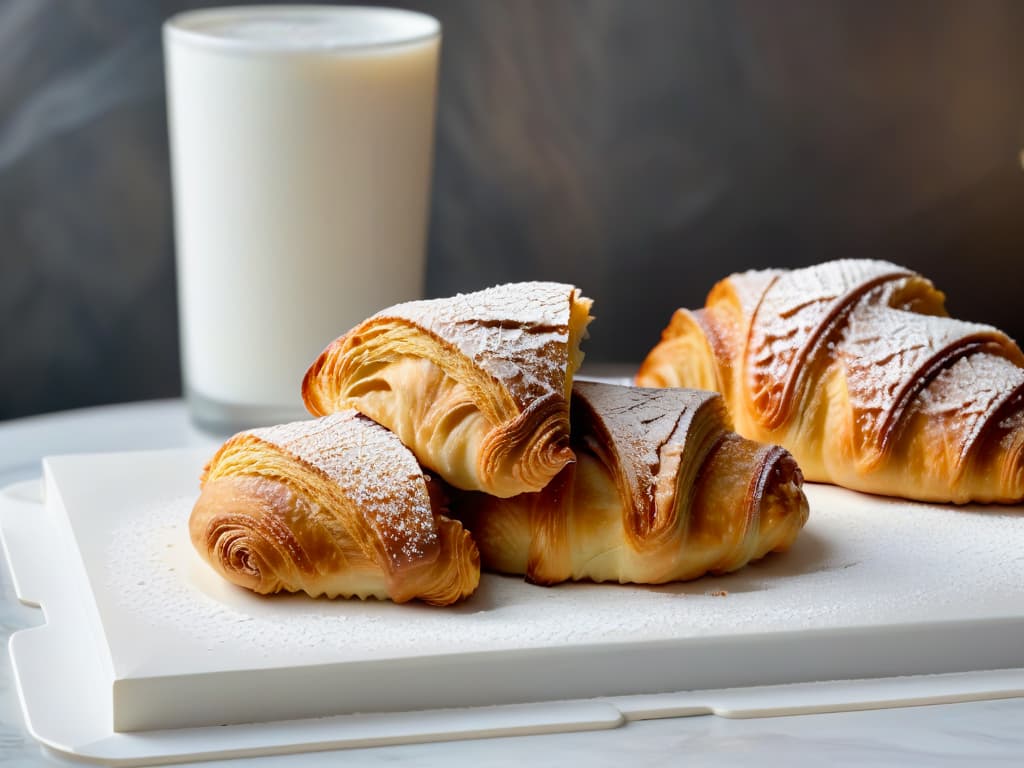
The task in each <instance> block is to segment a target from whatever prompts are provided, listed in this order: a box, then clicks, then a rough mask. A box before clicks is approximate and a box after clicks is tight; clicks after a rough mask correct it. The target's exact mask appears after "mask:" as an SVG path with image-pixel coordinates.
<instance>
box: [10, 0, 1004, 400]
mask: <svg viewBox="0 0 1024 768" xmlns="http://www.w3.org/2000/svg"><path fill="white" fill-rule="evenodd" d="M205 4H212V3H205ZM218 4H227V3H218ZM393 4H397V5H404V6H407V7H412V8H416V9H420V10H425V11H427V12H429V13H432V14H434V15H436V16H438V17H439V18H440V19H441V21H442V23H443V24H444V49H443V63H442V70H441V84H440V104H439V115H438V134H437V158H436V170H435V179H434V195H433V209H432V216H431V235H430V256H429V258H430V260H429V278H428V291H429V293H430V294H431V295H445V294H449V293H452V292H455V291H458V290H472V289H475V288H479V287H483V286H485V285H488V284H492V283H495V282H499V281H508V280H519V279H530V278H539V279H560V280H566V281H571V282H575V283H577V284H579V285H580V286H582V287H583V288H584V289H585V290H586V292H587V293H588V294H589V295H590V296H592V297H593V298H594V299H596V302H597V303H596V307H595V312H596V314H597V316H598V319H597V321H595V323H594V324H593V325H592V327H591V332H592V338H591V339H590V341H589V342H588V344H587V350H588V355H589V357H590V359H592V360H598V361H637V360H639V359H640V358H641V357H642V355H643V354H644V353H645V352H646V350H647V348H648V347H649V346H650V345H651V344H652V343H653V342H654V341H655V340H656V339H657V336H658V333H659V331H660V329H661V327H662V326H663V325H664V324H665V322H666V321H667V319H668V317H669V314H670V312H671V311H672V309H674V308H675V307H676V306H679V305H695V304H700V303H701V302H702V301H703V298H704V295H705V294H706V292H707V290H708V289H709V288H710V286H711V285H712V283H713V282H714V281H715V280H716V279H718V278H720V277H722V276H724V275H726V274H728V273H729V272H731V271H734V270H738V269H744V268H749V267H755V266H800V265H805V264H810V263H813V262H816V261H821V260H825V259H831V258H838V257H849V256H871V257H878V258H887V259H891V260H894V261H897V262H901V263H904V264H906V265H908V266H911V267H914V268H916V269H919V270H920V271H922V272H925V273H926V274H928V275H929V276H931V277H932V278H933V279H934V280H935V281H936V282H937V283H938V284H939V285H940V287H943V288H944V289H945V290H946V291H947V293H948V295H949V305H950V308H951V310H952V311H953V313H954V314H957V315H960V316H963V317H966V318H970V319H975V320H981V321H987V322H990V323H994V324H996V325H999V326H1001V327H1003V328H1004V329H1005V330H1007V331H1008V332H1009V333H1011V335H1014V336H1015V337H1016V338H1018V339H1021V338H1022V337H1024V313H1022V308H1021V303H1022V300H1021V288H1022V285H1024V261H1022V253H1024V172H1022V169H1021V147H1022V146H1024V135H1022V134H1024V131H1022V129H1024V2H1019V1H1017V0H1005V1H1001V0H972V1H971V2H963V1H961V0H950V1H949V2H943V1H942V0H928V1H927V2H924V1H923V2H892V3H873V2H868V3H865V2H859V1H858V0H849V2H842V1H840V0H833V1H832V2H827V1H820V0H806V2H798V1H785V2H779V1H778V0H775V1H773V2H762V1H761V0H747V1H742V0H706V1H705V0H691V1H689V2H687V1H686V0H643V1H642V2H627V1H626V0H536V1H532V0H432V1H431V0H416V1H415V2H413V1H410V2H399V1H398V0H396V2H394V3H393ZM199 5H204V3H194V2H192V3H189V2H169V1H168V2H155V1H151V2H137V1H136V0H0V270H2V271H0V334H2V335H0V339H2V343H0V418H10V417H14V416H18V415H23V414H30V413H34V412H41V411H49V410H56V409H61V408H69V407H75V406H81V405H87V404H94V403H103V402H114V401H121V400H129V399H141V398H151V397H163V396H171V395H176V394H177V393H179V391H180V381H179V367H178V350H177V319H176V310H175V298H174V273H173V239H172V227H171V203H170V188H169V178H168V158H167V140H166V126H165V111H164V94H163V72H162V61H161V50H160V23H161V21H162V20H163V18H165V17H166V16H168V15H170V14H172V13H174V12H176V11H179V10H182V9H185V8H190V7H196V6H199ZM341 330H344V329H339V332H340V331H341Z"/></svg>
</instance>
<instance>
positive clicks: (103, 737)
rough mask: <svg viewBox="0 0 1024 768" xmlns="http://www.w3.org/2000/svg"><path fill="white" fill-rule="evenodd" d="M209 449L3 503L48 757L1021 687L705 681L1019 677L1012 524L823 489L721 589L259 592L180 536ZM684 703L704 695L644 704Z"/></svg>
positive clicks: (99, 461) (18, 644) (515, 585)
mask: <svg viewBox="0 0 1024 768" xmlns="http://www.w3.org/2000/svg"><path fill="white" fill-rule="evenodd" d="M205 453H206V452H201V453H197V452H194V451H193V452H188V451H184V452H155V453H134V454H108V455H97V456H76V457H58V458H55V459H50V460H48V461H47V463H46V482H47V504H46V505H45V506H42V505H40V503H39V501H38V500H34V499H32V498H31V486H15V487H13V488H11V489H8V490H7V491H5V492H4V495H3V504H2V505H0V513H2V518H0V523H2V531H3V536H4V545H5V548H6V550H7V554H8V558H9V562H10V564H11V568H12V571H13V574H14V580H15V586H16V589H17V592H18V595H19V597H20V598H21V599H22V600H23V601H26V602H34V603H36V604H42V605H43V606H44V608H45V609H46V617H47V623H46V624H45V625H43V626H41V627H36V628H33V629H30V630H24V631H21V632H18V633H16V634H15V635H14V636H13V637H12V640H11V654H12V659H13V661H14V666H15V672H16V676H17V680H18V684H19V690H20V693H21V697H22V703H23V705H24V708H25V711H26V717H27V720H28V722H29V727H30V729H31V730H32V732H33V733H34V734H35V735H36V736H37V737H38V738H40V739H41V740H43V741H44V742H45V743H48V744H50V745H51V746H54V747H56V748H58V749H61V750H64V751H67V752H69V753H72V754H78V755H83V756H88V757H91V758H93V759H99V760H105V761H128V762H132V761H136V762H147V761H153V760H155V759H160V760H174V759H187V758H195V757H198V756H211V755H218V756H226V755H228V754H261V753H266V752H270V751H282V750H290V749H311V748H334V747H338V746H344V745H367V744H379V743H393V742H394V741H410V740H411V741H416V740H431V739H438V738H458V737H460V736H479V735H487V734H499V733H520V732H538V731H551V730H568V729H583V728H607V727H614V726H616V725H618V724H620V723H621V722H623V720H624V719H635V718H642V717H663V716H673V715H683V714H698V713H706V712H711V711H713V712H717V713H719V714H727V715H731V716H749V715H754V714H781V713H784V712H792V711H800V712H805V711H806V712H809V711H821V710H823V709H824V710H830V709H831V710H834V709H848V708H862V707H866V706H890V705H894V704H906V703H921V702H923V701H955V700H964V699H968V698H979V697H998V696H1014V695H1021V693H1022V692H1024V677H1022V675H1021V673H1019V672H1006V671H1003V672H998V673H981V674H966V675H965V674H943V675H940V676H937V677H935V676H933V677H925V678H916V679H914V680H911V681H907V680H900V681H888V682H887V683H886V684H885V685H882V684H879V683H870V684H868V683H856V684H853V683H831V684H827V685H820V684H817V685H814V684H812V685H803V686H791V685H790V686H783V687H773V688H760V689H753V690H742V691H736V690H732V691H728V690H727V691H723V690H717V691H712V692H707V691H704V692H699V689H708V688H714V689H723V688H731V687H735V686H764V685H770V684H778V683H799V682H804V681H818V680H833V679H838V678H865V677H879V676H885V677H890V676H895V675H925V674H930V673H963V672H967V671H970V670H995V669H1000V668H1009V667H1020V666H1024V644H1022V643H1021V642H1020V638H1021V637H1022V636H1024V632H1022V630H1024V597H1022V595H1021V591H1020V588H1019V585H1020V584H1021V583H1024V558H1022V557H1021V556H1020V555H1019V554H1018V548H1017V547H1015V546H1014V541H1015V540H1019V537H1020V533H1021V530H1022V528H1024V514H1022V513H1021V511H1020V510H1009V509H1006V508H990V509H984V508H981V509H959V510H958V509H951V508H944V507H934V506H927V505H913V504H906V503H902V502H893V501H889V500H883V499H876V498H872V497H865V496H861V495H858V494H853V493H849V492H845V491H840V490H837V489H833V488H827V487H811V488H810V489H809V491H810V492H809V495H810V497H811V500H812V517H811V521H810V523H809V525H808V528H807V530H806V531H805V532H804V534H803V535H802V536H801V538H800V540H799V541H798V544H797V545H796V547H795V548H794V549H793V551H791V552H790V553H788V554H787V555H786V556H784V557H776V558H770V559H769V560H768V561H766V562H765V563H763V564H761V565H757V566H754V567H752V568H748V569H746V570H745V571H742V572H740V573H737V574H734V575H731V576H729V577H723V578H718V579H708V580H703V581H699V582H695V583H693V584H689V585H677V586H673V587H661V588H656V589H647V588H637V587H607V586H606V587H601V586H596V585H566V586H564V587H558V588H554V589H542V588H537V587H531V586H529V585H526V584H523V583H521V582H520V581H518V580H515V579H510V578H502V577H486V578H485V581H484V586H483V588H482V590H481V594H480V595H478V596H476V597H474V598H473V599H472V600H470V601H469V602H468V603H467V604H466V605H465V606H463V607H462V608H459V609H456V610H455V611H450V610H449V611H439V610H437V609H431V608H427V607H425V606H393V605H390V604H384V603H375V602H371V603H352V602H344V601H340V602H326V601H311V600H308V599H305V598H286V599H284V600H276V599H270V600H268V599H264V598H257V597H255V596H252V595H249V594H248V593H245V592H244V591H242V590H237V589H234V588H231V587H230V585H226V584H224V583H222V582H221V581H220V580H219V579H217V578H216V577H215V576H213V575H212V574H211V573H210V572H209V570H208V569H207V568H206V567H205V565H204V564H203V563H202V562H201V561H199V559H198V558H197V557H196V556H195V555H194V554H193V553H192V550H191V548H190V546H188V543H187V535H186V534H184V528H183V525H184V518H187V512H188V507H189V504H190V500H191V498H192V497H193V496H194V494H195V490H196V489H195V483H196V476H197V473H198V468H199V467H200V466H201V465H202V462H203V460H204V459H205V458H206V456H205ZM182 515H184V518H183V517H182ZM140 582H141V583H140ZM75 585H79V586H80V587H81V589H76V588H75ZM723 591H724V592H727V593H728V594H726V595H724V596H722V595H720V594H719V593H721V592H723ZM87 628H88V629H87ZM86 631H87V632H88V634H85V632H86ZM86 638H91V639H92V642H83V640H85V639H86ZM678 690H690V691H695V690H696V691H698V692H696V693H694V692H691V693H686V694H669V695H661V696H651V695H646V694H657V693H662V692H666V691H678ZM71 691H75V692H76V693H75V695H69V693H70V692H71ZM630 694H634V695H633V696H630ZM609 696H611V697H612V698H608V697H609ZM565 699H575V701H564V700H565ZM579 699H590V700H579ZM523 702H547V703H546V704H542V705H536V704H533V705H529V704H525V705H524V704H522V703H523ZM482 705H486V706H482ZM495 705H499V706H495ZM460 707H475V708H474V709H470V710H467V709H455V708H460ZM402 710H420V711H417V712H416V713H415V714H414V715H409V714H402V713H401V711H402ZM428 710H429V711H428ZM439 710H440V711H439ZM367 711H375V712H377V713H378V714H373V715H366V714H352V713H358V712H367ZM325 715H326V716H329V717H316V716H325ZM285 718H291V720H290V722H287V723H283V722H279V721H280V720H282V719H285ZM310 718H312V719H310ZM269 721H273V722H275V723H276V724H275V725H274V726H273V727H266V726H265V725H256V726H254V725H245V724H243V723H246V722H257V723H261V722H263V723H265V722H269ZM219 723H236V725H232V726H229V727H210V726H215V725H216V724H219ZM115 725H116V727H117V730H116V731H115ZM127 730H134V731H136V733H125V732H117V731H127Z"/></svg>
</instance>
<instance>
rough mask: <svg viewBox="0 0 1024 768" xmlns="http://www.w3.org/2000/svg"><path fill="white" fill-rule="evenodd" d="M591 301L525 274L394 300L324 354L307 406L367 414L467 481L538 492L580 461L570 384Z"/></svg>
mask: <svg viewBox="0 0 1024 768" xmlns="http://www.w3.org/2000/svg"><path fill="white" fill-rule="evenodd" d="M590 304H591V302H590V300H589V299H586V298H584V297H582V296H581V295H580V292H579V290H577V289H576V288H574V287H573V286H570V285H564V284H560V283H514V284H510V285H503V286H497V287H495V288H491V289H488V290H485V291H479V292H477V293H471V294H465V295H459V296H455V297H452V298H450V299H434V300H427V301H416V302H409V303H407V304H400V305H397V306H395V307H391V308H389V309H386V310H383V311H382V312H379V313H377V314H376V315H374V316H373V317H371V318H369V319H368V320H366V321H365V322H363V323H362V324H360V325H359V326H357V327H356V328H354V329H352V330H351V331H349V332H348V333H347V334H345V335H344V336H342V337H340V338H339V339H337V340H336V341H334V342H333V343H332V344H331V345H330V346H328V348H327V349H326V350H325V351H324V352H323V354H321V355H320V357H319V358H318V359H317V360H316V361H315V362H314V363H313V365H312V366H311V367H310V369H309V371H308V372H307V374H306V377H305V379H304V381H303V386H302V392H303V398H304V400H305V403H306V407H307V408H308V410H309V411H310V412H311V413H312V414H314V415H323V414H327V413H332V412H334V411H337V410H343V409H347V408H354V409H356V410H358V411H360V412H361V413H364V414H365V415H367V416H369V417H370V418H371V419H373V420H374V421H376V422H377V423H379V424H382V425H384V426H385V427H387V428H388V429H389V430H391V431H392V432H394V433H395V434H396V435H398V436H399V438H401V440H402V442H403V443H404V444H405V445H407V446H408V447H409V448H410V449H411V450H412V451H413V453H414V454H415V455H416V457H417V459H418V460H419V461H420V463H421V464H423V466H425V467H427V468H428V469H430V470H432V471H434V472H436V473H437V474H438V475H439V476H440V477H442V478H443V479H444V480H445V481H446V482H448V483H450V484H451V485H453V486H455V487H456V488H462V489H467V490H479V491H484V492H486V493H490V494H492V495H495V496H501V497H507V496H512V495H515V494H518V493H523V492H527V491H535V490H539V489H540V488H543V487H544V486H545V485H547V483H548V482H549V481H550V480H551V479H552V478H553V477H554V476H555V475H556V474H558V472H559V471H560V470H561V469H562V468H563V467H564V466H565V465H566V464H568V463H569V462H571V461H572V460H573V452H572V449H571V447H570V445H569V399H568V393H569V392H570V390H571V387H572V380H573V376H574V374H575V372H576V370H577V368H578V367H579V365H580V363H581V362H582V353H581V352H580V349H579V344H580V341H581V339H582V338H583V337H584V336H585V334H586V327H587V324H588V322H589V321H590V313H589V310H590Z"/></svg>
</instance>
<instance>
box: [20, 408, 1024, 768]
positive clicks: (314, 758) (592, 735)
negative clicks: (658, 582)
mask: <svg viewBox="0 0 1024 768" xmlns="http://www.w3.org/2000/svg"><path fill="white" fill-rule="evenodd" d="M218 442H219V440H218V439H216V438H213V437H210V436H208V435H204V434H202V433H200V432H198V431H197V430H195V429H194V428H193V427H192V426H191V425H190V423H189V421H188V418H187V415H186V413H185V409H184V406H183V404H182V403H181V402H180V401H159V402H149V403H135V404H128V405H119V406H108V407H101V408H91V409H85V410H80V411H72V412H67V413H58V414H48V415H45V416H38V417H30V418H26V419H19V420H14V421H9V422H3V423H0V487H2V486H6V485H8V484H10V483H13V482H16V481H19V480H26V479H31V478H33V477H36V476H38V474H39V460H40V459H41V458H42V456H44V455H50V454H57V453H75V452H86V451H90V452H91V451H122V450H136V449H148V448H173V447H183V446H189V445H197V446H202V445H209V446H211V447H213V446H214V445H216V444H217V443H218ZM0 557H2V556H0ZM41 621H42V616H41V613H40V612H39V611H38V610H34V609H32V608H28V607H25V606H22V605H21V604H19V603H18V602H17V600H16V599H15V597H14V593H13V590H12V587H11V582H10V575H9V573H8V570H7V567H6V563H0V637H2V639H3V640H4V641H5V644H6V639H7V638H8V637H9V636H10V635H11V633H13V632H15V631H17V630H18V629H20V628H23V627H28V626H32V625H35V624H39V623H40V622H41ZM1022 642H1024V638H1022ZM1021 723H1024V698H1014V699H1005V700H999V701H980V702H970V703H962V704H943V705H933V706H927V707H908V708H901V709H884V710H872V711H865V712H842V713H834V714H818V715H802V716H793V717H773V718H753V719H746V720H733V719H726V718H722V717H717V716H713V715H704V716H697V717H682V718H673V719H663V720H650V721H642V722H631V723H629V724H627V725H625V726H623V727H620V728H616V729H613V730H606V731H591V732H585V733H564V734H550V735H537V736H519V737H510V738H495V739H477V740H468V741H457V742H441V743H433V744H415V745H407V746H391V747H377V748H371V749H355V750H347V751H344V752H321V753H310V754H306V755H302V756H301V757H296V756H294V755H291V756H289V755H284V756H277V757H262V758H252V759H246V760H227V761H218V762H216V763H208V764H209V765H211V766H212V765H218V766H221V765H223V766H234V765H246V766H253V768H259V767H260V766H265V767H266V768H270V767H271V766H286V765H287V766H295V765H299V766H309V767H312V766H321V765H337V764H339V763H341V762H342V761H344V763H345V764H346V765H368V766H374V765H382V766H383V765H388V766H403V765H434V764H441V763H443V764H445V765H448V766H463V765H464V766H470V765H477V764H484V765H489V766H506V765H508V766H511V765H516V766H519V765H523V764H534V765H566V764H572V765H575V764H587V765H591V766H613V765H614V766H621V765H622V764H624V763H627V764H638V765H675V764H679V763H683V762H685V764H686V765H691V766H700V765H716V766H733V765H750V764H751V763H752V762H755V761H758V762H759V761H760V760H761V759H764V756H770V758H771V759H772V760H773V761H779V762H782V763H785V764H788V765H797V766H799V765H815V766H817V765H840V766H841V765H854V764H857V765H860V764H864V763H870V764H872V765H901V766H908V765H910V766H913V765H928V766H946V765H972V766H973V765H1021V764H1024V728H1022V727H1021ZM68 764H69V761H68V760H67V758H64V757H61V756H58V755H56V754H53V753H50V752H48V751H46V750H44V749H43V748H42V747H40V746H39V745H38V744H37V743H36V742H35V740H34V739H33V738H32V737H31V736H30V735H29V734H28V733H27V732H26V729H25V725H24V720H23V717H22V714H21V710H20V706H19V702H18V697H17V694H16V691H15V690H14V684H13V680H12V674H11V668H10V662H9V661H8V660H7V659H6V654H5V660H4V661H3V662H2V663H0V765H3V766H5V767H6V766H12V767H14V766H45V765H68Z"/></svg>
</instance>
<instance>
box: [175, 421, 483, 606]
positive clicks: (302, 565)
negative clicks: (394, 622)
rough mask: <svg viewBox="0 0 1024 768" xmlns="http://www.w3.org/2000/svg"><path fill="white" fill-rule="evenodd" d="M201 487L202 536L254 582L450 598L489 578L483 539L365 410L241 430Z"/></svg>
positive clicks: (223, 570) (231, 577) (231, 569)
mask: <svg viewBox="0 0 1024 768" xmlns="http://www.w3.org/2000/svg"><path fill="white" fill-rule="evenodd" d="M201 487H202V492H201V494H200V496H199V499H198V501H197V502H196V504H195V506H194V508H193V511H192V515H191V517H190V519H189V532H190V535H191V538H192V542H193V545H194V546H195V548H196V549H197V551H198V552H199V554H200V555H201V556H202V557H203V559H205V560H206V561H207V562H208V563H209V564H210V565H211V566H212V567H213V568H214V570H216V571H217V572H218V573H219V574H220V575H221V576H223V577H224V578H225V579H227V580H228V581H230V582H232V583H234V584H237V585H239V586H242V587H245V588H247V589H250V590H252V591H254V592H257V593H260V594H269V593H273V592H281V591H287V592H300V591H301V592H305V593H307V594H308V595H310V596H312V597H318V596H320V595H325V596H327V597H338V596H344V597H359V598H363V599H365V598H368V597H376V598H379V599H390V600H393V601H394V602H397V603H401V602H406V601H408V600H412V599H416V598H418V599H420V600H422V601H424V602H426V603H430V604H433V605H448V604H451V603H454V602H457V601H458V600H461V599H463V598H465V597H468V596H469V595H470V594H472V593H473V591H474V590H475V589H476V588H477V585H478V584H479V581H480V558H479V553H478V551H477V548H476V545H475V543H474V542H473V539H472V538H471V537H470V535H469V534H468V532H467V531H466V530H465V529H464V528H463V526H462V525H461V524H460V523H459V522H458V521H456V520H452V519H449V518H448V517H447V516H446V515H445V513H446V512H447V509H446V508H445V500H444V497H443V493H442V492H441V490H440V488H439V487H438V484H437V483H436V482H433V481H431V480H430V478H429V477H428V476H426V475H424V474H423V472H422V470H421V469H420V467H419V465H418V464H417V463H416V461H415V459H414V457H413V456H412V454H410V453H409V452H408V450H407V449H406V448H405V447H404V446H402V445H401V443H400V442H399V440H398V438H397V437H395V436H394V435H392V434H391V433H390V432H388V431H387V430H385V429H384V428H383V427H381V426H379V425H377V424H375V423H373V422H372V421H370V420H369V419H367V418H366V417H364V416H362V415H360V414H357V413H356V412H355V411H344V412H341V413H338V414H334V415H332V416H327V417H324V418H322V419H317V420H310V421H303V422H295V423H292V424H286V425H279V426H277V427H270V428H266V429H258V430H252V431H249V432H242V433H239V434H237V435H235V436H234V437H232V438H230V439H229V440H228V441H227V442H225V443H224V445H223V446H221V448H220V449H219V450H218V451H217V453H216V454H215V455H214V457H213V458H212V459H211V460H210V462H209V463H208V464H207V466H206V468H205V470H204V472H203V476H202V479H201Z"/></svg>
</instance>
